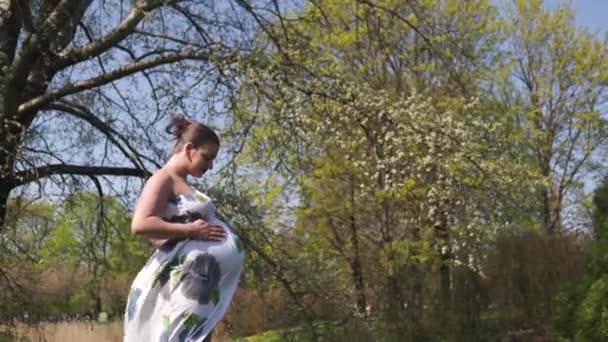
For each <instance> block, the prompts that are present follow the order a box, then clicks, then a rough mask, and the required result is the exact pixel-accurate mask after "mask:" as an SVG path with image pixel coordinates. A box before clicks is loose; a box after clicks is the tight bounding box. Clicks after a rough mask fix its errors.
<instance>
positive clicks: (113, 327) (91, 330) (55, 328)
mask: <svg viewBox="0 0 608 342" xmlns="http://www.w3.org/2000/svg"><path fill="white" fill-rule="evenodd" d="M5 341H6V342H8V341H14V342H21V341H32V342H43V341H44V342H60V341H61V342H63V341H90V342H120V341H122V322H112V323H107V324H99V323H95V322H59V323H41V324H36V325H26V324H17V325H15V326H11V327H7V326H2V327H0V342H5Z"/></svg>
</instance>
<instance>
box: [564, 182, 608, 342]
mask: <svg viewBox="0 0 608 342" xmlns="http://www.w3.org/2000/svg"><path fill="white" fill-rule="evenodd" d="M593 229H594V241H593V245H592V246H591V249H590V251H589V254H588V255H587V260H586V275H585V277H584V278H583V279H582V280H580V281H578V282H573V283H571V284H569V285H568V286H566V287H565V288H564V289H563V290H562V291H561V292H560V293H559V294H558V296H556V299H555V302H556V310H555V314H554V317H553V328H554V330H555V332H556V333H557V335H558V336H559V337H560V338H563V339H564V340H574V341H581V342H583V341H602V340H605V339H607V338H608V323H607V322H606V318H605V317H606V315H607V314H608V303H607V302H606V296H608V257H607V256H608V252H607V251H608V239H607V235H606V233H607V232H608V178H604V180H603V182H602V183H601V184H600V186H599V187H598V188H597V189H596V190H595V192H594V196H593Z"/></svg>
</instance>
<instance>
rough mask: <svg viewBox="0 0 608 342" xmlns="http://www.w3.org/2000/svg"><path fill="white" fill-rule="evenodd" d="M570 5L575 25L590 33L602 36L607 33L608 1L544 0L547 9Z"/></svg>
mask: <svg viewBox="0 0 608 342" xmlns="http://www.w3.org/2000/svg"><path fill="white" fill-rule="evenodd" d="M563 3H570V4H571V5H572V8H574V11H575V13H576V24H577V25H580V26H585V27H587V28H588V29H589V30H590V31H591V32H595V33H599V34H603V33H604V32H606V31H608V20H606V13H608V0H571V1H567V0H545V4H546V5H547V6H549V7H554V6H558V5H559V4H563Z"/></svg>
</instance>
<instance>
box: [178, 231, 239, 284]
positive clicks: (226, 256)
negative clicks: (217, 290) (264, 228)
mask: <svg viewBox="0 0 608 342" xmlns="http://www.w3.org/2000/svg"><path fill="white" fill-rule="evenodd" d="M237 239H238V238H237V237H236V236H235V235H233V234H232V233H230V232H226V237H225V238H224V239H223V240H221V241H198V240H189V241H187V242H185V244H184V246H183V247H182V248H181V250H180V254H182V255H185V256H186V259H190V260H194V259H196V258H197V257H199V256H202V255H206V258H208V259H209V260H211V262H217V263H218V265H219V267H220V270H221V274H222V276H224V275H226V274H228V273H231V272H233V271H237V270H240V269H241V267H242V265H243V260H244V254H243V253H242V251H241V250H239V248H238V244H237Z"/></svg>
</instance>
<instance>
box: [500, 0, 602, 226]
mask: <svg viewBox="0 0 608 342" xmlns="http://www.w3.org/2000/svg"><path fill="white" fill-rule="evenodd" d="M509 23H510V26H509V28H508V29H509V31H508V32H509V37H510V38H509V44H507V46H508V47H509V48H510V49H511V51H512V54H511V57H510V61H511V62H510V63H509V64H510V65H512V74H510V75H509V76H508V77H509V78H510V79H511V80H512V81H513V82H512V85H511V86H510V87H509V88H508V92H509V94H508V96H507V97H505V98H504V101H505V103H506V104H507V105H509V106H511V107H512V111H514V112H517V113H518V116H517V124H518V125H519V126H520V127H521V129H522V130H523V131H524V132H526V134H527V136H528V138H527V139H528V141H529V153H530V155H531V158H532V159H533V161H534V164H535V165H536V169H537V170H538V171H537V172H538V174H539V175H541V176H542V177H543V178H544V182H545V184H544V185H542V186H541V187H540V188H539V191H537V195H538V203H539V205H538V214H537V217H538V220H539V223H540V225H541V226H542V227H543V229H544V230H545V231H546V232H548V233H554V232H556V231H558V230H560V229H561V227H562V225H563V223H564V219H565V218H564V211H565V208H566V207H569V206H570V207H572V205H577V204H578V205H580V204H581V202H580V200H581V198H582V196H581V195H582V194H581V191H582V189H583V184H584V179H585V177H589V176H590V175H593V174H595V173H596V171H597V168H598V166H599V165H601V164H602V163H603V161H604V157H603V154H602V153H601V152H602V150H603V148H604V146H605V143H606V139H607V138H608V131H607V130H606V119H605V118H603V117H602V108H603V107H604V106H605V104H606V96H605V93H606V90H607V88H606V84H608V83H607V82H606V80H607V77H608V73H607V72H606V70H607V66H608V58H607V56H608V54H607V50H606V49H607V46H608V45H607V44H606V40H601V39H599V38H597V37H595V36H594V35H593V34H591V33H589V32H587V31H586V30H585V29H581V28H577V27H576V26H575V24H574V13H573V11H572V9H571V8H569V7H568V6H566V5H562V6H561V7H559V8H558V9H556V10H549V9H546V8H544V7H543V1H540V0H534V1H514V2H513V6H512V7H511V8H510V16H509ZM508 99H513V100H508Z"/></svg>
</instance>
